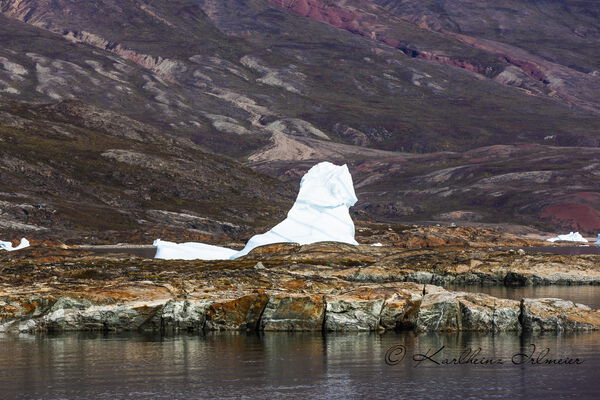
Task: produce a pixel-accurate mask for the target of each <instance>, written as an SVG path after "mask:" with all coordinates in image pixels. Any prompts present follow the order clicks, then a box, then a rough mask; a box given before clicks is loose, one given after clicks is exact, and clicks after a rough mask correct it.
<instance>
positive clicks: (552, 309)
mask: <svg viewBox="0 0 600 400" xmlns="http://www.w3.org/2000/svg"><path fill="white" fill-rule="evenodd" d="M520 322H521V326H522V327H523V330H525V331H541V332H543V331H578V330H597V329H600V310H592V309H591V308H590V307H588V306H585V305H583V304H577V303H574V302H572V301H568V300H562V299H554V298H545V299H523V300H521V317H520Z"/></svg>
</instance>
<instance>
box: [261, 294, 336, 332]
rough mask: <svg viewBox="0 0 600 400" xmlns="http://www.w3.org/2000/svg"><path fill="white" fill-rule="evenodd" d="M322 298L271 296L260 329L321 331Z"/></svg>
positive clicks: (323, 304)
mask: <svg viewBox="0 0 600 400" xmlns="http://www.w3.org/2000/svg"><path fill="white" fill-rule="evenodd" d="M324 316H325V302H324V300H323V296H319V295H313V296H284V295H279V296H272V297H271V298H270V299H269V302H268V303H267V306H266V307H265V311H264V312H263V315H262V318H261V324H260V328H261V330H264V331H320V330H322V329H323V318H324Z"/></svg>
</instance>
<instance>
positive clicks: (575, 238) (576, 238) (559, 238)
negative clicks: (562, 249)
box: [548, 232, 587, 243]
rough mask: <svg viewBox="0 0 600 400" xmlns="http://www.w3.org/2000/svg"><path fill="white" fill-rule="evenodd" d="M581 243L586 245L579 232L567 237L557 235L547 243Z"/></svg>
mask: <svg viewBox="0 0 600 400" xmlns="http://www.w3.org/2000/svg"><path fill="white" fill-rule="evenodd" d="M558 241H561V242H581V243H587V240H586V239H585V238H584V237H583V236H581V234H580V233H579V232H570V233H569V234H568V235H558V236H556V237H553V238H550V239H548V242H558Z"/></svg>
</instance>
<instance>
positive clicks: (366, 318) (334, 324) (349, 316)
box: [324, 296, 384, 332]
mask: <svg viewBox="0 0 600 400" xmlns="http://www.w3.org/2000/svg"><path fill="white" fill-rule="evenodd" d="M383 303H384V300H383V299H375V300H364V299H356V298H353V297H350V296H332V297H327V312H326V315H325V326H324V329H325V330H327V331H342V332H344V331H374V330H377V329H379V319H380V315H381V310H382V309H383Z"/></svg>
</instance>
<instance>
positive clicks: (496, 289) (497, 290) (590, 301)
mask: <svg viewBox="0 0 600 400" xmlns="http://www.w3.org/2000/svg"><path fill="white" fill-rule="evenodd" d="M445 288H446V289H448V290H456V291H463V292H474V293H486V294H489V295H490V296H494V297H499V298H503V299H512V300H521V299H522V298H531V299H537V298H542V297H558V298H559V299H565V300H571V301H574V302H575V303H581V304H585V305H586V306H590V307H591V308H595V309H600V286H597V285H581V286H578V285H573V286H519V287H506V286H479V285H471V286H467V285H449V286H445ZM599 398H600V396H599Z"/></svg>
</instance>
